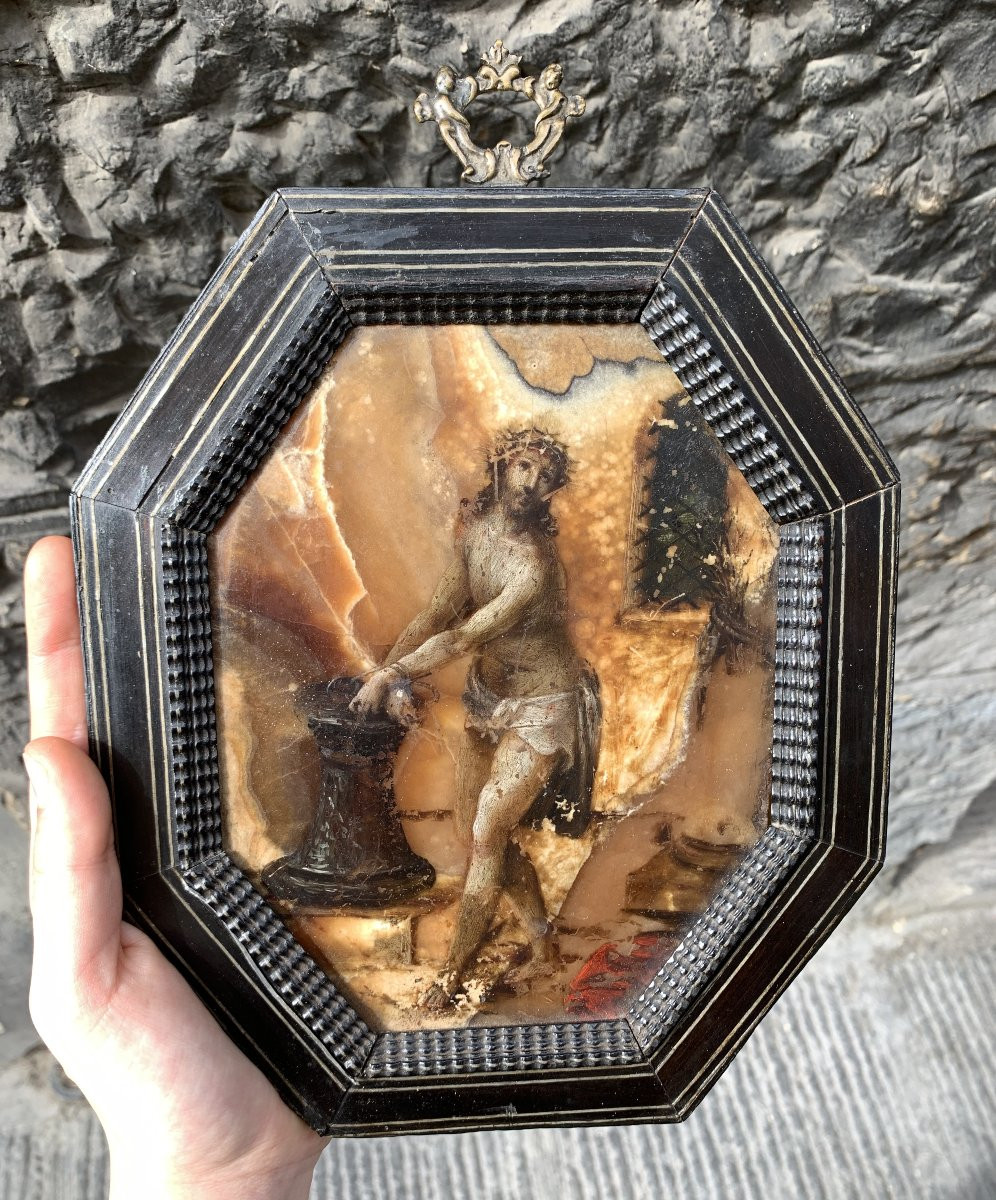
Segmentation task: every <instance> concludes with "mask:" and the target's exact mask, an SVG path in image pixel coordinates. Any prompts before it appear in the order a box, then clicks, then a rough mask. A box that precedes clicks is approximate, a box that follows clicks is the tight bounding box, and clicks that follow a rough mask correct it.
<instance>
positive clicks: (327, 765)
mask: <svg viewBox="0 0 996 1200" xmlns="http://www.w3.org/2000/svg"><path fill="white" fill-rule="evenodd" d="M359 687H360V680H358V679H352V678H341V679H333V680H331V681H328V682H322V683H313V684H309V685H307V686H306V687H303V688H302V689H301V690H300V692H299V693H298V704H299V705H300V706H301V708H302V709H303V711H305V712H306V713H307V714H308V727H309V728H310V729H311V731H312V733H313V734H314V735H315V741H316V742H317V743H318V750H319V753H320V755H321V760H322V782H321V793H320V796H319V800H318V809H317V811H316V813H315V819H314V822H313V823H312V826H311V829H310V830H309V832H308V836H307V838H306V839H305V842H304V845H303V846H302V847H301V849H300V850H298V851H295V852H294V853H293V854H288V855H286V856H285V857H284V858H280V859H277V860H276V862H273V863H270V865H269V866H268V867H267V868H266V869H265V870H264V872H263V877H262V882H263V886H264V888H265V889H266V890H267V891H268V892H269V894H270V895H271V896H273V897H274V898H275V899H278V900H288V901H291V902H293V903H295V904H298V905H301V906H302V907H306V908H311V909H314V908H323V909H337V908H344V907H349V906H360V907H370V906H372V905H386V904H391V903H395V902H397V901H399V900H404V899H407V898H408V897H410V896H412V895H414V894H415V893H416V892H420V891H423V890H424V889H425V888H429V887H431V886H432V884H433V883H434V882H435V877H436V873H435V870H434V869H433V867H432V865H431V863H428V862H426V860H425V859H424V858H420V857H419V856H418V855H417V854H415V853H414V852H413V851H412V849H411V847H410V846H409V845H408V842H407V840H406V839H405V835H404V831H403V830H402V828H401V821H400V819H399V817H398V813H397V809H396V808H395V806H394V780H393V775H394V756H395V754H396V753H397V751H398V747H399V746H400V745H401V742H402V740H403V738H404V736H405V734H406V733H407V732H408V726H406V725H405V724H403V723H402V722H400V721H397V720H395V719H394V718H392V717H389V716H387V715H386V714H376V715H373V716H366V717H363V716H358V715H357V714H356V713H353V712H351V711H350V708H349V702H350V700H352V698H353V697H354V696H355V695H356V693H357V691H358V690H359Z"/></svg>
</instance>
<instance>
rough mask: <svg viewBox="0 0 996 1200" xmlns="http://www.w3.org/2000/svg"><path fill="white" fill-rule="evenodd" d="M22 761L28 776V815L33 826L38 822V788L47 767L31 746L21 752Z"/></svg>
mask: <svg viewBox="0 0 996 1200" xmlns="http://www.w3.org/2000/svg"><path fill="white" fill-rule="evenodd" d="M21 762H22V763H24V771H25V774H26V775H27V777H28V815H29V816H30V818H31V825H32V828H33V827H34V826H35V825H37V823H38V789H39V787H41V785H42V782H43V777H44V772H45V767H44V765H43V764H42V763H41V761H40V760H39V759H38V758H37V756H36V755H35V753H34V751H33V750H32V749H31V748H30V747H29V748H27V749H26V750H25V751H24V752H23V753H22V754H21Z"/></svg>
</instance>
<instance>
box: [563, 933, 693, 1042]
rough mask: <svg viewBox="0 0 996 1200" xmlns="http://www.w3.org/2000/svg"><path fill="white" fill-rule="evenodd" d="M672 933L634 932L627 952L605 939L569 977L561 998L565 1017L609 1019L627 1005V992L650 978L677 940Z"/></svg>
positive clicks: (629, 992) (616, 1015) (646, 982)
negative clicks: (569, 983)
mask: <svg viewBox="0 0 996 1200" xmlns="http://www.w3.org/2000/svg"><path fill="white" fill-rule="evenodd" d="M678 940H679V939H678V938H677V937H676V936H675V935H674V934H672V933H665V932H661V933H638V934H637V935H636V937H635V938H633V940H632V943H631V946H632V949H631V950H630V951H629V953H623V952H622V951H620V949H619V945H618V943H617V942H606V943H605V944H604V945H603V946H599V948H598V949H597V950H596V951H595V953H594V954H593V955H592V956H591V957H590V958H589V959H588V960H587V961H586V962H585V964H584V966H583V967H582V968H581V970H580V971H578V973H577V974H576V975H575V976H574V978H573V979H572V980H571V985H570V987H569V988H568V989H567V994H566V995H565V997H564V1009H565V1011H566V1012H567V1014H568V1016H572V1017H588V1018H592V1019H601V1020H609V1019H611V1018H613V1017H618V1016H620V1015H621V1013H623V1012H624V1011H625V1009H626V1007H627V1001H628V999H629V997H630V995H631V994H632V993H633V992H634V991H636V990H638V989H640V988H642V987H644V986H645V985H646V984H648V983H649V982H650V980H651V979H653V977H654V975H655V974H656V972H657V969H658V967H660V965H661V964H662V963H663V962H664V960H665V959H666V958H667V956H668V955H669V954H670V953H671V951H672V950H673V949H674V947H675V946H676V945H677V943H678Z"/></svg>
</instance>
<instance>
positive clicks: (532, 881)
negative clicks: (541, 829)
mask: <svg viewBox="0 0 996 1200" xmlns="http://www.w3.org/2000/svg"><path fill="white" fill-rule="evenodd" d="M505 895H506V896H507V897H508V901H509V903H510V904H511V905H512V908H513V909H514V910H515V915H516V916H517V917H518V918H519V921H520V922H521V923H522V927H523V929H525V931H526V934H527V936H528V938H529V941H530V942H531V943H532V947H533V952H534V954H535V953H536V952H543V948H544V946H545V944H546V939H547V935H548V934H549V932H550V922H549V920H548V918H547V915H546V905H545V904H544V903H543V893H542V892H541V891H540V885H539V879H538V878H537V876H536V868H535V867H534V866H533V864H532V863H531V862H530V861H529V855H528V854H526V853H525V852H524V851H523V850H522V849H521V848H520V847H519V846H518V845H517V844H516V843H515V841H511V842H509V845H508V849H507V850H506V851H505Z"/></svg>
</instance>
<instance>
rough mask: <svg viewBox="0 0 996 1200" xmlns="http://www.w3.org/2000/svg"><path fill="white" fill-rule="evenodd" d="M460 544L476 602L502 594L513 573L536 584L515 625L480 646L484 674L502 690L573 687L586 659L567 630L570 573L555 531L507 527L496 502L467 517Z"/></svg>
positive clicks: (533, 692) (515, 693) (538, 692)
mask: <svg viewBox="0 0 996 1200" xmlns="http://www.w3.org/2000/svg"><path fill="white" fill-rule="evenodd" d="M458 552H459V553H461V554H462V557H463V562H464V565H465V568H466V572H467V585H468V588H469V591H470V599H471V607H472V608H473V609H474V610H479V609H481V608H483V607H484V606H485V605H487V604H489V603H491V602H492V601H494V600H496V599H497V598H498V597H499V596H501V594H502V592H503V591H504V590H505V588H506V587H507V585H508V580H509V578H510V576H518V577H520V578H524V579H526V580H528V584H529V585H530V586H529V588H528V591H529V598H528V599H527V600H526V601H525V603H524V604H523V605H522V606H521V608H520V611H519V613H518V616H517V620H516V623H515V624H514V626H513V627H512V628H510V629H509V630H508V631H507V632H505V633H501V634H499V635H498V636H496V637H494V638H492V639H490V640H489V641H487V642H485V643H484V644H483V645H481V646H480V647H478V649H477V652H476V654H475V661H476V664H477V669H478V672H479V674H480V677H481V680H482V682H483V683H485V684H486V685H487V687H489V688H490V689H491V691H493V692H494V693H495V695H497V696H503V697H504V696H507V697H522V696H542V695H547V694H549V693H552V692H567V691H571V690H572V689H574V688H575V687H576V686H577V683H578V678H579V675H580V671H581V663H580V660H579V659H578V655H577V652H576V651H575V649H574V647H573V646H572V645H571V641H570V638H569V636H568V632H567V580H566V576H565V573H564V568H563V565H562V563H561V561H560V557H559V555H558V554H557V550H556V546H555V545H554V543H553V541H552V539H549V538H546V537H544V536H543V535H542V534H541V533H539V532H538V531H536V530H533V529H525V530H522V531H517V530H514V529H511V528H509V525H508V522H507V521H505V520H504V519H503V516H502V513H501V510H500V509H498V508H497V507H494V508H491V509H490V510H488V511H487V512H485V513H483V514H481V515H479V516H473V517H471V518H470V519H469V520H468V521H467V523H466V525H465V528H464V531H463V534H462V536H461V538H460V540H459V541H458Z"/></svg>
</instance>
